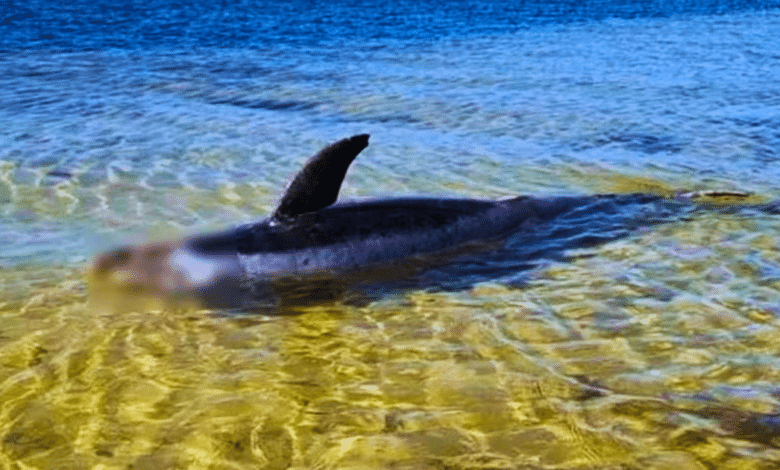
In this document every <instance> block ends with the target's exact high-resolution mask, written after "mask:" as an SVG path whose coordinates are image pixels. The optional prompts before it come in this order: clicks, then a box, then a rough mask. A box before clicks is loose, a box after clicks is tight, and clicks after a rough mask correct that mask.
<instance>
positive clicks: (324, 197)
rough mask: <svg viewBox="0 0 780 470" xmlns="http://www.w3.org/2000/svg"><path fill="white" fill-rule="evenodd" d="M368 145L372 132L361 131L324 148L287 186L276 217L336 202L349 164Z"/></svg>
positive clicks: (318, 208) (275, 214)
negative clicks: (369, 135) (361, 132)
mask: <svg viewBox="0 0 780 470" xmlns="http://www.w3.org/2000/svg"><path fill="white" fill-rule="evenodd" d="M367 146H368V134H360V135H356V136H353V137H350V138H348V139H342V140H339V141H338V142H335V143H333V144H330V145H328V146H327V147H325V148H324V149H322V150H320V151H319V153H317V155H315V156H313V157H311V158H310V159H309V161H307V162H306V165H304V167H303V169H302V170H301V171H300V172H299V173H298V174H297V175H296V176H295V179H293V180H292V183H290V185H289V186H288V187H287V191H286V192H285V193H284V196H283V197H282V200H281V202H280V203H279V207H277V208H276V211H275V212H274V217H275V218H277V219H281V220H284V219H288V218H291V217H295V216H296V215H299V214H303V213H305V212H315V211H318V210H320V209H322V208H324V207H328V206H329V205H331V204H333V203H334V202H336V198H338V196H339V189H340V188H341V182H342V181H344V176H346V174H347V170H348V169H349V165H350V164H351V163H352V161H353V160H354V159H355V157H357V156H358V154H359V153H360V152H361V151H362V150H363V149H364V148H366V147H367Z"/></svg>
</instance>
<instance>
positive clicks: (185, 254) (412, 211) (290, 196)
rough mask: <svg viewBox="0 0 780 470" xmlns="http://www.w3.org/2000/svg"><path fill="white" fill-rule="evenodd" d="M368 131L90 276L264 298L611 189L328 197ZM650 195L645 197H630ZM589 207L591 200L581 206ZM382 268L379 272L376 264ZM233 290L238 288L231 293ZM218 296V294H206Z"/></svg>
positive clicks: (437, 249) (477, 236) (472, 238)
mask: <svg viewBox="0 0 780 470" xmlns="http://www.w3.org/2000/svg"><path fill="white" fill-rule="evenodd" d="M368 139H369V135H368V134H361V135H356V136H353V137H350V138H347V139H343V140H339V141H338V142H335V143H333V144H331V145H329V146H327V147H325V148H324V149H322V150H321V151H320V152H319V153H317V154H316V155H314V156H313V157H311V158H310V159H309V160H308V161H307V162H306V164H305V165H304V167H303V169H302V170H301V171H300V172H299V173H298V174H297V175H296V176H295V178H294V179H293V180H292V182H291V183H290V184H289V186H288V188H287V190H286V192H285V193H284V195H283V196H282V198H281V200H280V202H279V205H278V207H277V208H276V210H275V211H274V213H273V214H272V215H271V216H270V217H268V218H266V219H264V220H261V221H259V222H256V223H250V224H246V225H241V226H238V227H235V228H232V229H229V230H226V231H224V232H220V233H215V234H206V235H198V236H193V237H189V238H185V239H183V240H178V241H173V242H164V243H155V244H150V245H145V246H140V247H123V248H119V249H116V250H114V251H111V252H109V253H106V254H104V255H102V256H99V257H98V258H97V260H96V262H95V263H94V268H93V273H94V274H95V276H96V278H98V279H102V280H104V281H105V280H108V281H110V282H111V283H112V284H113V285H122V286H127V287H132V288H134V289H140V290H144V291H147V292H155V293H161V294H165V295H168V294H173V295H179V294H186V295H193V296H196V297H200V298H207V299H209V300H208V302H207V303H209V304H215V305H235V304H241V303H242V302H243V301H239V300H236V299H239V298H244V299H245V298H246V297H247V296H246V295H244V294H246V293H247V292H251V294H250V297H266V296H271V297H272V296H273V294H272V293H269V290H268V289H263V288H258V286H267V285H269V283H271V284H272V283H274V282H283V281H284V280H290V279H298V280H303V282H310V281H311V282H314V280H316V279H320V278H323V277H327V278H330V279H338V278H341V277H346V276H354V275H355V273H358V274H357V276H358V277H360V276H362V275H363V274H362V273H366V272H371V271H372V270H381V269H383V268H386V267H388V266H389V267H391V268H390V271H392V270H393V268H392V267H393V266H397V265H400V264H403V263H405V262H408V261H409V260H416V261H420V262H423V263H424V262H429V263H430V262H439V261H440V260H441V258H442V257H445V258H446V257H450V256H453V255H455V254H458V253H462V252H463V251H464V250H466V251H468V250H471V249H481V248H484V247H485V246H488V245H490V243H491V242H495V241H497V240H501V238H502V237H503V236H506V234H507V233H510V232H512V231H516V230H518V228H522V227H529V226H535V225H537V224H538V223H539V222H541V221H544V220H550V219H552V218H555V217H557V216H560V215H562V214H564V213H567V212H569V213H570V212H573V211H574V212H576V211H577V210H580V211H582V210H585V211H587V210H589V209H588V203H589V202H596V201H603V200H605V199H606V200H609V199H610V198H613V199H614V198H615V197H618V196H616V195H594V196H571V197H547V198H542V197H534V196H518V197H513V198H508V199H501V200H480V199H465V198H461V199H443V198H425V197H406V198H392V199H375V200H366V201H353V202H336V200H337V198H338V194H339V190H340V188H341V184H342V182H343V180H344V177H345V175H346V173H347V170H348V169H349V166H350V164H351V163H352V162H353V161H354V159H355V158H356V157H357V155H358V154H359V153H360V152H361V151H362V150H363V149H365V148H366V147H367V146H368ZM636 198H639V199H640V200H641V201H654V200H657V199H661V196H655V195H634V199H636ZM591 209H592V208H591ZM384 272H387V271H384ZM240 293H243V294H241V295H239V294H240ZM215 299H218V300H215Z"/></svg>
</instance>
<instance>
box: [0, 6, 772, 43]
mask: <svg viewBox="0 0 780 470" xmlns="http://www.w3.org/2000/svg"><path fill="white" fill-rule="evenodd" d="M777 6H778V5H777V2H774V1H766V0H759V1H749V2H743V1H715V0H709V1H706V0H700V1H687V2H675V1H637V0H632V1H626V0H623V1H602V2H579V1H571V0H570V1H552V2H548V1H539V0H536V1H525V2H498V1H491V0H487V1H478V0H451V1H448V2H433V1H424V2H417V1H410V0H402V1H395V2H383V1H376V0H374V1H366V2H358V1H355V0H338V1H333V2H312V1H307V2H286V1H251V0H240V1H220V2H214V1H202V0H201V1H193V2H170V1H148V2H111V1H85V0H76V1H67V2H66V1H61V0H58V1H42V0H33V1H17V0H12V1H10V2H4V6H3V7H2V8H0V16H1V17H2V22H1V23H0V48H1V49H3V50H16V49H41V48H43V49H55V50H61V51H78V50H95V49H108V48H118V49H146V48H155V47H165V48H185V49H186V48H213V47H220V48H262V47H264V46H278V45H279V44H290V45H308V46H311V45H317V44H331V43H340V42H344V43H353V44H363V45H371V44H376V43H382V42H386V41H391V42H392V41H410V40H412V41H430V40H437V39H442V38H467V37H474V36H481V35H493V34H502V33H511V32H514V31H516V30H518V29H523V28H527V27H529V26H533V25H555V24H568V23H574V22H588V21H594V20H595V21H598V20H605V19H610V18H621V19H635V18H655V17H660V18H669V17H675V16H680V15H720V14H726V13H736V12H748V11H760V10H766V9H771V8H777Z"/></svg>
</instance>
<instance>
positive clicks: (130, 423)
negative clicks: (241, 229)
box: [0, 2, 780, 469]
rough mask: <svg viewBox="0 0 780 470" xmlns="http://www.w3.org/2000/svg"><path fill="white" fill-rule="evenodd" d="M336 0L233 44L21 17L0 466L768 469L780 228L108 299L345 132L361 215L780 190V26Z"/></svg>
mask: <svg viewBox="0 0 780 470" xmlns="http://www.w3.org/2000/svg"><path fill="white" fill-rule="evenodd" d="M334 5H336V6H335V7H332V8H335V10H334V12H335V13H334V12H331V13H328V14H327V15H326V14H325V13H323V12H322V11H320V10H317V9H316V8H315V9H313V10H311V11H307V12H300V13H299V16H295V17H294V18H298V19H300V20H301V21H300V22H297V23H296V22H295V21H290V22H287V23H286V22H285V20H284V18H287V17H289V14H287V13H279V12H278V11H277V9H276V8H277V7H273V8H271V7H269V8H267V9H263V11H264V12H265V13H264V15H265V16H262V15H260V16H262V18H264V19H263V20H260V19H258V18H259V17H260V16H252V15H249V16H248V17H247V18H245V19H244V20H242V19H240V18H237V19H233V20H220V21H222V22H221V23H219V24H240V23H241V21H248V22H249V23H250V24H255V23H252V21H256V22H257V23H256V24H265V25H266V28H267V30H265V31H266V33H261V32H258V29H257V28H247V29H246V34H245V35H243V36H242V33H241V32H240V31H241V30H240V28H239V29H231V28H224V29H220V28H216V27H213V26H214V25H215V24H217V23H215V21H216V20H215V19H213V18H212V17H210V16H207V15H206V16H203V15H196V16H198V18H200V20H199V21H202V23H197V24H196V25H195V26H198V25H200V26H198V27H197V28H196V27H195V26H193V27H192V29H187V28H186V27H185V26H183V25H187V24H192V23H187V21H186V15H187V14H190V13H187V11H188V10H186V9H184V10H182V9H177V8H174V7H170V10H169V11H168V10H165V8H162V9H160V8H156V9H150V12H149V14H148V15H147V16H144V18H147V20H148V24H146V26H144V25H143V24H142V23H138V22H136V21H130V23H129V24H131V25H133V24H135V25H140V26H138V27H137V28H136V29H132V28H131V29H130V30H127V31H128V32H126V34H123V33H119V32H118V31H121V28H120V29H117V30H116V31H115V32H110V33H99V32H95V31H93V30H92V29H91V28H93V27H92V26H89V25H90V24H93V23H90V22H89V21H75V20H74V18H78V17H76V16H74V14H73V13H72V12H71V13H67V12H66V10H64V9H58V10H57V14H54V13H52V14H50V15H43V14H41V13H40V8H32V7H30V8H26V9H25V8H21V7H15V8H16V9H17V10H18V11H16V12H15V13H13V15H17V16H14V18H17V19H14V20H6V22H5V23H4V26H3V28H4V31H3V32H6V31H12V32H13V34H11V33H9V34H2V35H0V36H2V37H3V38H5V39H2V40H0V41H3V42H2V49H3V52H2V55H1V56H0V246H2V247H3V248H2V250H0V279H2V281H1V282H0V311H1V312H2V313H0V315H1V316H2V321H1V322H0V436H2V439H1V440H0V461H2V464H3V466H4V467H8V468H98V467H100V468H127V467H132V468H175V467H179V468H220V469H223V468H224V469H227V468H289V467H306V468H309V467H315V468H323V469H325V468H353V467H354V468H357V467H363V468H365V467H371V468H382V467H388V468H389V467H396V468H398V467H401V468H425V467H431V468H459V469H466V468H471V469H473V468H485V469H487V468H523V469H531V468H547V469H550V468H554V469H557V468H561V469H562V468H567V469H572V468H574V469H597V468H598V469H605V468H606V469H634V468H636V469H639V468H643V469H644V468H654V469H667V468H676V469H683V468H685V469H702V468H718V469H731V468H734V469H736V468H740V469H742V468H747V469H763V468H767V469H768V468H776V467H777V465H778V462H780V451H778V438H779V436H780V427H779V426H778V425H777V424H776V422H777V421H778V418H777V416H776V413H778V410H777V407H778V400H780V385H779V384H780V377H778V370H780V367H778V366H779V365H778V363H777V358H778V357H779V355H778V352H779V351H778V346H777V345H778V344H780V341H779V340H780V338H778V326H780V322H779V321H778V315H779V314H780V255H778V246H777V245H778V237H777V234H778V229H780V221H779V220H780V219H778V216H777V214H776V212H777V211H774V213H773V212H772V211H769V210H760V209H759V208H757V207H758V206H755V207H753V208H744V209H737V208H734V207H728V206H727V207H720V206H717V207H706V208H703V209H691V208H690V207H678V208H677V209H679V212H674V210H677V209H674V210H673V209H669V207H666V206H664V208H663V210H662V211H661V210H659V208H658V207H651V208H648V207H646V206H641V205H639V206H636V208H634V207H633V206H631V207H628V208H627V209H625V210H626V211H627V212H626V214H625V217H623V218H619V220H617V219H616V221H614V223H613V222H611V221H605V222H604V225H598V227H599V231H600V232H599V233H597V234H594V236H596V238H594V240H596V241H595V242H594V243H591V244H577V245H576V247H571V246H568V245H567V246H564V248H563V249H562V250H557V251H556V255H555V256H550V253H549V252H547V251H545V252H542V253H540V255H539V256H531V255H534V253H536V252H534V251H533V250H532V248H533V247H534V238H533V235H534V233H533V232H531V231H526V232H523V233H521V234H519V235H517V236H516V237H515V238H514V239H513V240H511V241H510V243H509V245H508V248H507V249H508V250H515V251H512V253H510V254H507V253H508V252H506V251H505V252H500V251H499V252H498V254H496V255H495V256H493V257H492V258H491V257H488V258H483V259H482V260H481V262H483V263H484V265H480V266H479V267H480V268H484V269H479V270H478V269H476V268H474V267H473V266H471V267H467V266H465V265H462V266H459V265H457V264H456V265H455V268H453V267H450V268H448V269H442V270H440V271H436V270H433V271H431V272H429V273H428V274H426V276H427V277H423V281H424V282H420V283H419V285H417V286H416V287H415V286H414V285H412V286H410V285H401V286H400V287H394V288H393V289H389V290H388V291H387V292H379V293H377V292H376V290H374V291H372V292H371V295H368V294H366V295H367V297H366V299H364V301H363V302H352V301H344V300H341V301H336V302H326V303H323V304H320V305H314V306H305V307H300V308H298V311H297V312H296V313H298V314H297V315H290V316H258V315H246V314H244V315H236V314H231V313H226V312H215V311H202V310H196V309H189V308H184V307H181V308H176V307H171V306H164V305H157V304H148V305H143V306H139V305H135V306H130V307H128V308H125V309H110V308H107V307H106V306H105V305H100V304H96V303H95V302H92V301H90V296H89V293H88V286H87V282H86V276H85V275H86V272H87V269H88V265H89V262H90V260H91V259H92V258H93V257H94V255H95V254H96V253H99V252H101V251H103V250H105V249H108V248H110V247H112V246H115V245H117V244H120V243H123V242H127V241H134V242H139V241H146V240H158V239H165V238H169V237H175V236H179V235H182V234H187V233H193V232H201V231H207V230H213V229H219V228H224V227H226V226H231V225H233V224H237V223H242V222H247V221H251V220H256V219H258V218H261V217H264V216H265V215H267V214H268V213H269V212H270V211H272V210H273V207H274V205H275V203H276V201H277V198H278V197H279V192H280V189H281V188H282V187H283V185H284V184H285V183H286V182H287V181H288V180H289V178H290V177H291V175H292V174H294V172H295V171H296V170H297V169H298V168H299V166H300V164H301V162H302V161H303V160H304V159H305V158H306V157H307V156H308V155H310V154H312V153H313V152H315V151H316V150H318V149H319V148H320V147H322V146H323V145H325V144H326V143H328V142H330V141H332V140H335V139H338V138H341V137H344V136H347V135H351V134H355V133H362V132H369V133H371V134H372V139H371V146H370V147H369V148H368V149H366V151H365V152H364V153H363V154H362V155H361V157H360V158H359V159H358V160H357V161H356V163H355V165H354V166H353V168H352V169H351V170H350V173H349V175H348V177H347V181H346V183H345V185H344V188H343V197H347V198H359V197H371V196H392V195H399V194H407V195H408V194H433V195H437V196H443V195H450V196H470V197H503V196H510V195H515V194H518V193H534V194H543V195H554V194H591V193H604V192H619V193H630V192H649V193H653V194H661V195H670V194H673V193H674V192H675V191H676V190H678V189H687V190H740V191H749V192H753V193H755V195H756V196H755V197H754V199H751V202H756V203H761V202H766V201H773V200H776V199H780V185H779V184H778V181H780V171H779V170H778V166H777V165H776V162H777V159H778V154H779V152H780V115H778V111H777V110H778V109H780V108H779V107H778V105H780V94H778V92H777V90H776V78H775V77H777V76H779V75H780V70H779V69H778V64H779V63H780V62H778V58H780V56H778V53H777V51H778V50H780V47H778V46H780V44H778V42H779V41H778V39H777V37H776V34H775V32H776V31H777V30H778V27H780V12H778V11H777V10H773V9H767V8H766V6H765V5H761V4H757V5H754V6H753V7H751V8H748V9H741V10H736V9H735V8H734V7H733V6H728V5H721V4H709V3H700V4H696V5H697V6H698V8H691V9H690V10H686V11H678V10H677V9H675V8H672V7H670V6H669V5H665V4H659V5H658V9H656V10H652V11H645V10H643V9H642V8H641V7H640V6H639V5H638V4H633V3H630V2H626V3H625V4H621V6H615V7H614V10H610V7H609V6H608V5H607V6H604V5H602V6H601V7H600V8H595V9H594V10H593V11H590V10H588V11H585V10H582V11H580V10H576V9H575V10H574V11H571V10H568V11H567V10H566V9H565V8H563V7H561V5H558V6H559V7H561V8H560V9H559V10H560V11H558V10H555V9H554V8H553V7H543V6H540V7H539V8H538V9H537V10H538V11H537V10H533V9H529V10H527V11H514V12H509V11H508V10H500V11H498V10H496V9H493V10H491V8H492V7H491V5H492V4H491V3H490V2H473V5H471V6H472V8H471V9H470V8H467V7H464V6H463V5H461V4H460V3H457V4H453V5H457V8H455V7H453V8H452V9H433V8H432V9H430V10H428V9H421V10H419V11H417V10H415V11H417V15H412V14H411V13H410V12H411V11H412V9H413V7H412V6H409V5H405V4H399V5H398V6H396V8H397V9H396V10H392V8H391V11H389V12H385V14H383V15H384V16H383V15H379V14H378V11H379V10H373V13H375V15H372V10H371V9H370V8H365V9H361V10H358V9H356V8H355V7H352V6H348V5H344V4H340V3H336V4H334ZM550 5H553V4H550ZM41 8H42V7H41ZM278 8H282V7H281V6H279V7H278ZM321 8H324V7H321ZM376 8H379V7H376ZM545 8H547V9H545ZM22 10H25V11H27V13H25V12H24V11H22ZM240 10H241V9H236V10H228V11H230V12H232V13H233V14H237V13H236V12H238V11H240ZM246 10H247V11H259V9H257V10H252V9H249V8H246ZM166 11H167V13H166ZM193 11H194V12H197V11H198V9H197V8H193ZM534 11H537V13H538V14H536V13H533V12H534ZM20 12H21V13H20ZM36 12H37V13H36ZM63 12H64V13H63ZM182 12H184V13H182ZM469 12H475V13H474V17H473V18H470V19H469V15H468V13H469ZM126 13H127V15H128V16H127V17H128V18H136V17H138V15H140V13H139V12H133V11H130V12H126ZM116 14H117V16H116V17H115V18H114V19H111V21H117V22H120V23H121V21H120V20H121V17H122V15H123V14H125V13H122V12H121V11H119V12H117V13H116ZM18 15H22V16H18ZM24 15H33V16H27V17H24ZM35 15H43V16H41V17H40V18H38V20H36V21H33V20H34V19H35V18H36V17H35ZM93 15H98V16H100V15H103V14H102V13H101V14H98V13H93ZM177 15H185V17H184V19H181V18H179V17H177ZM257 15H259V13H258V14H257ZM285 15H288V16H285ZM306 15H310V16H306ZM328 15H330V16H328ZM380 16H382V17H384V18H386V19H387V21H385V22H382V21H378V22H377V23H376V24H374V26H375V27H373V28H356V27H355V26H354V25H355V24H358V25H360V24H363V25H365V24H366V22H368V24H372V23H371V18H374V20H375V21H376V18H379V17H380ZM316 17H323V18H325V17H327V18H335V19H338V18H355V21H354V22H351V23H350V22H348V23H339V24H341V25H342V26H341V27H342V29H339V28H335V27H334V26H333V25H334V24H336V23H338V22H337V21H335V20H331V22H330V23H328V22H327V21H326V22H325V24H328V25H329V26H327V27H325V28H324V29H318V28H319V27H315V26H313V25H314V24H315V22H314V21H308V20H307V21H303V19H309V18H316ZM9 18H10V17H9ZM18 18H22V19H18ZM24 18H27V19H24ZM30 18H32V19H30ZM41 18H43V19H41ZM165 18H174V20H172V21H171V22H169V23H166V22H165V21H163V19H165ZM176 18H179V20H175V19H176ZM210 18H211V19H210ZM404 18H405V19H406V20H407V21H408V22H409V23H408V24H406V23H404V21H401V19H404ZM102 19H103V20H105V21H108V20H106V18H105V17H102ZM44 20H45V21H44ZM266 20H267V22H264V21H266ZM396 20H397V21H396ZM128 21H129V20H128ZM166 24H167V25H168V26H167V27H164V26H165V25H166ZM8 25H10V26H8ZM30 25H34V26H30ZM68 25H70V26H68ZM285 25H286V26H285ZM296 25H297V26H296ZM302 25H305V26H302ZM426 25H428V26H426ZM464 25H466V26H464ZM23 26H24V27H23ZM26 26H29V28H28V27H26ZM46 28H49V29H50V30H51V31H52V32H51V33H47V34H48V35H47V34H44V30H46ZM68 28H71V29H70V30H69V29H68ZM285 28H286V29H285ZM334 28H335V29H334ZM67 31H71V33H70V34H66V32H67ZM182 31H184V32H187V31H189V32H190V33H189V35H188V34H184V33H182ZM268 31H270V33H269V32H268ZM198 32H200V33H202V34H201V35H200V36H199V35H198V34H197V33H198ZM127 38H129V39H127ZM123 41H125V42H123ZM668 210H673V212H672V213H669V212H668ZM648 211H649V212H648ZM593 217H596V218H598V217H599V214H597V215H595V216H593ZM610 220H611V219H610ZM556 227H558V226H556V225H555V224H552V225H547V226H542V227H539V229H538V233H539V234H550V233H554V232H555V230H556ZM545 236H546V235H545ZM599 237H600V238H599ZM524 249H525V250H528V251H527V252H524V251H523V250H524ZM518 253H524V254H527V253H531V255H529V257H526V258H523V259H525V261H527V262H526V263H524V264H518V265H516V266H509V268H508V267H507V263H506V262H507V260H512V259H514V258H512V257H513V256H518V257H521V256H520V255H518ZM504 254H506V256H503V255H504ZM461 268H462V269H461ZM469 269H472V271H469ZM459 273H460V274H463V278H464V279H465V278H466V274H468V275H474V277H470V278H468V282H459V281H460V280H461V279H456V278H457V277H458V274H459ZM474 273H478V274H474ZM385 287H388V288H389V286H385ZM442 287H443V288H442ZM380 291H381V289H380ZM352 300H354V299H352Z"/></svg>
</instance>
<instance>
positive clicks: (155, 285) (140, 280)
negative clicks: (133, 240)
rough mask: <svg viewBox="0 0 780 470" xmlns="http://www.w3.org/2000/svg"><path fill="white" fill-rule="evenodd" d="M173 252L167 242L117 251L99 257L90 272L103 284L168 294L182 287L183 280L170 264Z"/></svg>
mask: <svg viewBox="0 0 780 470" xmlns="http://www.w3.org/2000/svg"><path fill="white" fill-rule="evenodd" d="M173 249H174V247H173V246H172V245H171V244H167V243H162V244H153V245H148V246H141V247H124V248H118V249H116V250H114V251H110V252H108V253H105V254H103V255H101V256H99V257H98V258H97V259H96V260H95V263H94V265H93V268H92V272H93V275H94V277H95V279H96V281H98V282H100V283H102V284H109V285H111V286H114V287H119V288H133V289H142V290H147V291H162V292H170V291H173V290H177V289H179V288H181V287H182V284H183V280H184V279H183V276H182V274H181V273H180V272H178V271H177V270H176V269H172V267H171V265H170V263H169V258H170V255H171V253H172V251H173Z"/></svg>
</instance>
